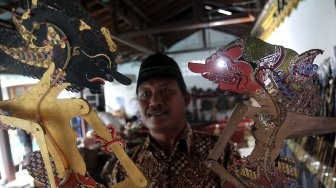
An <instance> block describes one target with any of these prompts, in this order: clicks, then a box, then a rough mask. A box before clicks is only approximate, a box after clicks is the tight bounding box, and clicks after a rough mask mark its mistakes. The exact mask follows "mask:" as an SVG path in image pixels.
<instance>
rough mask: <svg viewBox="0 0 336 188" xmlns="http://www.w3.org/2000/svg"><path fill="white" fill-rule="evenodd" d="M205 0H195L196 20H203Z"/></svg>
mask: <svg viewBox="0 0 336 188" xmlns="http://www.w3.org/2000/svg"><path fill="white" fill-rule="evenodd" d="M203 9H204V5H203V0H193V12H194V19H195V21H196V22H201V21H202V18H203V12H204V11H203Z"/></svg>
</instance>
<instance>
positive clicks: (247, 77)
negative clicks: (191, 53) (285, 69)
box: [188, 46, 261, 95]
mask: <svg viewBox="0 0 336 188" xmlns="http://www.w3.org/2000/svg"><path fill="white" fill-rule="evenodd" d="M242 55H243V53H242V49H241V48H240V47H239V46H234V47H232V48H229V49H227V50H219V51H217V52H216V53H214V54H212V55H211V56H210V57H208V58H207V59H206V62H205V64H198V63H192V62H189V64H188V67H189V69H190V70H191V71H192V72H194V73H200V74H202V76H203V77H204V78H206V79H208V80H210V81H212V82H213V83H215V84H217V85H218V89H220V90H222V91H229V92H233V93H236V94H240V95H243V94H245V93H247V92H254V91H256V90H257V89H260V88H261V86H260V85H259V84H256V83H255V80H254V76H253V75H252V73H253V70H252V67H251V66H250V64H249V63H248V62H246V61H244V60H241V59H240V58H241V57H242Z"/></svg>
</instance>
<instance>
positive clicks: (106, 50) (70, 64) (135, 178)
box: [0, 0, 147, 187]
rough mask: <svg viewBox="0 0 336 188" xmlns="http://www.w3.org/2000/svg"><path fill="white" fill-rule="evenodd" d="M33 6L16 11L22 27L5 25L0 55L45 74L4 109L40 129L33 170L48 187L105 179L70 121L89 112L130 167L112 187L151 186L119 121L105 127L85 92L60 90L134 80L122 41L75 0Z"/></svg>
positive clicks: (19, 122)
mask: <svg viewBox="0 0 336 188" xmlns="http://www.w3.org/2000/svg"><path fill="white" fill-rule="evenodd" d="M27 7H29V8H27V10H26V11H25V12H24V13H23V14H22V15H18V14H17V13H13V14H14V16H13V21H14V23H15V25H16V29H17V31H10V30H7V29H5V28H0V33H1V37H0V63H1V64H2V65H4V66H5V67H6V68H8V69H10V70H12V71H13V72H16V73H19V74H23V75H26V76H30V77H34V78H39V79H40V81H39V82H38V84H37V85H36V86H34V87H33V88H32V89H31V90H30V91H28V92H27V93H25V94H24V95H23V96H20V97H16V98H14V99H11V100H7V101H1V102H0V109H2V110H4V111H6V112H9V114H10V115H9V116H5V115H0V121H1V123H2V124H5V125H7V126H6V127H8V125H10V126H12V127H14V128H15V127H17V128H20V129H24V130H26V131H28V132H31V133H33V134H34V136H35V137H36V140H37V143H38V145H39V148H40V152H35V153H34V154H32V157H31V159H30V163H29V165H28V167H27V168H28V170H29V173H30V174H31V175H32V176H33V177H34V178H35V180H37V181H39V182H40V183H42V185H43V187H83V186H84V187H102V186H101V185H99V184H98V183H96V182H95V180H94V179H93V178H92V177H91V176H90V175H89V174H88V173H87V171H86V167H85V163H84V160H83V159H82V157H81V156H80V153H79V151H78V149H77V145H76V138H77V135H76V132H75V131H74V130H72V128H71V126H70V124H69V122H70V119H72V118H73V117H77V116H82V117H83V118H84V120H85V121H86V122H87V123H88V124H90V125H91V126H92V128H93V129H94V130H95V137H96V139H97V141H98V143H100V145H101V147H102V149H103V150H104V151H105V152H107V153H109V154H111V155H112V154H114V155H115V156H116V157H117V158H118V159H119V160H120V162H121V164H122V165H123V166H124V168H125V170H126V171H127V173H128V175H129V178H127V179H126V180H125V181H123V182H120V183H118V184H116V185H113V186H112V187H144V186H146V185H147V180H146V178H145V177H144V176H143V174H142V173H141V172H140V171H139V169H138V168H137V167H136V166H135V165H134V163H133V162H132V161H131V160H130V158H129V157H128V155H127V154H126V153H125V151H124V147H125V143H124V141H123V140H121V139H120V137H119V135H118V134H117V133H116V131H115V130H114V128H113V127H106V126H105V125H104V124H103V123H102V121H101V120H100V119H99V118H98V116H97V115H96V113H95V112H94V111H93V110H92V108H91V106H90V105H89V104H88V103H87V102H86V101H85V100H83V99H57V98H56V97H57V95H58V94H59V93H60V92H61V91H62V90H64V89H66V88H67V89H68V90H71V91H80V90H82V89H83V88H89V89H90V90H91V91H92V92H100V87H101V84H103V82H104V81H110V82H112V81H113V80H114V79H115V80H117V81H118V82H120V83H122V84H126V85H127V84H130V83H131V81H130V79H129V78H127V77H125V76H124V75H122V74H120V73H119V72H117V70H116V68H117V66H116V63H115V61H114V58H113V56H114V52H115V50H116V46H115V44H114V43H113V41H112V38H111V36H110V33H109V31H108V29H106V28H104V27H102V28H100V27H99V26H98V25H97V24H95V22H94V21H93V20H92V19H91V18H90V17H89V16H88V15H87V13H86V12H85V11H84V10H83V9H82V8H81V7H80V6H79V5H77V4H76V3H75V2H73V1H70V0H69V1H67V0H60V1H52V0H40V1H37V0H33V1H32V2H31V4H29V5H28V6H27Z"/></svg>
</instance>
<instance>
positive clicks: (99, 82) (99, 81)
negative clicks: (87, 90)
mask: <svg viewBox="0 0 336 188" xmlns="http://www.w3.org/2000/svg"><path fill="white" fill-rule="evenodd" d="M88 81H89V82H91V83H98V84H100V85H105V80H104V79H102V78H99V77H96V78H91V79H88Z"/></svg>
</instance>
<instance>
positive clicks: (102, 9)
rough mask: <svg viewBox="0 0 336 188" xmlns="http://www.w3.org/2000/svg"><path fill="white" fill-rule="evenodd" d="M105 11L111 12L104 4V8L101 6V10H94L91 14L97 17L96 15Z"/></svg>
mask: <svg viewBox="0 0 336 188" xmlns="http://www.w3.org/2000/svg"><path fill="white" fill-rule="evenodd" d="M105 12H110V11H109V10H108V9H107V8H106V7H105V6H103V8H101V9H99V10H95V11H92V12H91V13H90V16H92V17H96V16H98V15H101V14H103V13H105Z"/></svg>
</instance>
